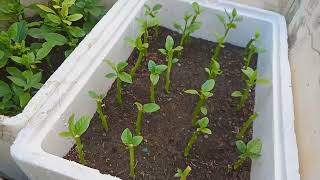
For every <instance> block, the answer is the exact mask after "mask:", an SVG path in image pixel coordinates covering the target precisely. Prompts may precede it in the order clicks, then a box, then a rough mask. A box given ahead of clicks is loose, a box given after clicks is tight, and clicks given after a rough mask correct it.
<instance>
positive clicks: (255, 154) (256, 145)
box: [233, 139, 262, 170]
mask: <svg viewBox="0 0 320 180" xmlns="http://www.w3.org/2000/svg"><path fill="white" fill-rule="evenodd" d="M236 146H237V149H238V151H239V153H240V156H239V159H238V160H237V161H236V162H235V163H234V166H233V168H234V169H235V170H237V169H239V168H240V167H241V166H242V164H243V163H245V162H246V161H248V160H250V159H251V160H255V159H258V158H259V157H260V156H261V149H262V142H261V140H260V139H253V140H251V141H249V142H248V144H247V145H246V144H245V143H244V142H243V141H242V140H238V141H237V142H236Z"/></svg>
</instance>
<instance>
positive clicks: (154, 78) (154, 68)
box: [148, 60, 167, 103]
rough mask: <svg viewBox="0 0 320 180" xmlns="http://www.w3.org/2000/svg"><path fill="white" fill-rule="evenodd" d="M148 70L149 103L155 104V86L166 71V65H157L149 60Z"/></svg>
mask: <svg viewBox="0 0 320 180" xmlns="http://www.w3.org/2000/svg"><path fill="white" fill-rule="evenodd" d="M148 69H149V71H150V81H151V84H150V101H151V102H153V103H155V102H156V100H155V86H156V85H157V84H158V81H159V79H160V74H161V73H163V72H164V71H165V70H166V69H167V66H166V65H162V64H160V65H157V64H156V63H155V62H154V61H152V60H149V63H148Z"/></svg>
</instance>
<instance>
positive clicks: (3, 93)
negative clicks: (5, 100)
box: [0, 80, 12, 97]
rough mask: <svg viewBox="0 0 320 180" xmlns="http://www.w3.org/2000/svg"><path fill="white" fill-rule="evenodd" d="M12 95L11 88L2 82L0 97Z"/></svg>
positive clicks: (0, 83)
mask: <svg viewBox="0 0 320 180" xmlns="http://www.w3.org/2000/svg"><path fill="white" fill-rule="evenodd" d="M11 93H12V91H11V89H10V86H9V85H8V84H7V83H6V82H4V81H1V80H0V97H4V96H6V95H9V94H11Z"/></svg>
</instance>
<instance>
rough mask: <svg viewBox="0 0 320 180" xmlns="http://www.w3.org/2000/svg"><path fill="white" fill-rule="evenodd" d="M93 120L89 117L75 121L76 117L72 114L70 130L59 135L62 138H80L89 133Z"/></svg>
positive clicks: (69, 122) (69, 124)
mask: <svg viewBox="0 0 320 180" xmlns="http://www.w3.org/2000/svg"><path fill="white" fill-rule="evenodd" d="M90 121H91V118H89V117H88V116H82V117H80V118H79V119H78V120H77V121H75V115H74V114H72V115H71V116H70V117H69V121H68V130H69V131H64V132H60V133H59V135H60V136H62V137H72V138H79V137H81V135H82V134H83V133H85V132H86V131H87V129H88V128H89V125H90Z"/></svg>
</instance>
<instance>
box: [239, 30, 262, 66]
mask: <svg viewBox="0 0 320 180" xmlns="http://www.w3.org/2000/svg"><path fill="white" fill-rule="evenodd" d="M259 37H260V33H259V32H255V34H254V36H253V37H252V38H251V39H250V41H249V42H248V43H247V45H246V48H245V49H244V51H243V53H242V58H243V60H244V69H247V67H249V66H250V62H251V59H252V56H253V55H254V54H255V53H259V52H262V49H259V48H257V47H256V43H257V41H258V40H259Z"/></svg>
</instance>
